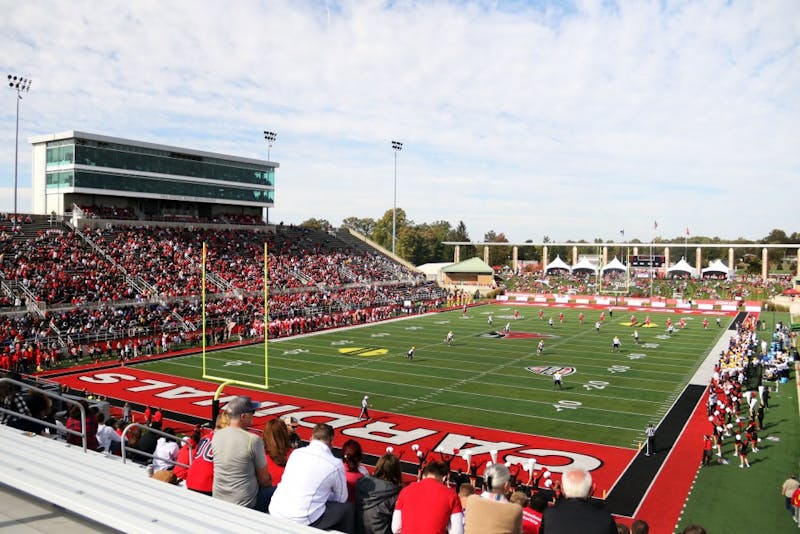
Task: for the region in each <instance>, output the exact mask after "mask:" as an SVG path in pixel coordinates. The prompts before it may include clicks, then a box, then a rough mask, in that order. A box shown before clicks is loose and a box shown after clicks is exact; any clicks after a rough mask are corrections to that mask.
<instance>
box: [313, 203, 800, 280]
mask: <svg viewBox="0 0 800 534" xmlns="http://www.w3.org/2000/svg"><path fill="white" fill-rule="evenodd" d="M300 226H305V227H307V228H313V229H317V230H323V229H326V228H330V227H332V226H333V225H332V224H331V223H330V222H329V221H327V220H325V219H308V220H306V221H303V222H302V223H301V224H300ZM341 226H342V227H344V228H351V229H353V230H355V231H356V232H359V233H361V234H363V235H365V236H366V237H368V238H369V239H371V240H372V241H374V242H376V243H377V244H379V245H381V246H382V247H384V248H385V249H387V250H391V249H392V210H391V209H389V210H387V211H386V213H384V214H383V217H381V218H380V219H377V220H376V219H373V218H371V217H363V218H362V217H347V218H346V219H344V220H343V221H342V224H341ZM396 232H397V238H396V242H395V250H396V251H397V255H398V256H400V257H402V258H403V259H405V260H407V261H409V262H411V263H413V264H414V265H421V264H423V263H433V262H450V261H453V252H454V250H453V249H454V247H453V246H448V245H444V242H445V241H460V242H466V241H471V239H470V237H469V232H468V231H467V226H466V225H465V224H464V221H459V222H458V224H457V225H455V226H453V225H452V224H450V222H448V221H434V222H430V223H420V224H417V223H415V222H414V221H412V220H410V219H408V217H407V215H406V212H405V210H404V209H402V208H397V218H396ZM686 239H687V238H686V237H684V236H678V237H674V238H669V237H657V238H655V242H656V243H657V244H658V245H659V248H661V246H664V245H670V249H671V250H672V251H673V252H672V253H671V256H672V259H673V260H677V259H678V258H679V257H680V256H682V255H684V250H683V249H682V245H683V244H684V243H685V241H686ZM688 239H689V240H690V241H691V242H692V243H695V244H697V243H700V244H715V243H732V244H741V245H749V244H752V245H754V246H753V248H752V249H750V248H740V249H736V252H735V254H736V263H737V267H738V268H741V269H744V270H746V271H751V272H754V273H760V272H761V248H760V247H759V246H758V245H762V244H795V243H796V244H798V246H800V232H792V233H791V234H787V233H786V232H785V231H784V230H780V229H777V228H776V229H774V230H772V231H771V232H770V233H769V234H767V235H766V236H764V237H763V238H762V239H759V240H756V241H753V240H751V239H745V238H743V237H737V238H736V239H723V238H720V237H717V236H714V237H708V236H691V237H689V238H688ZM480 241H481V242H486V243H508V242H509V241H508V239H507V238H506V236H505V234H504V233H503V232H496V231H494V230H490V231H488V232H486V233H485V234H484V236H483V239H481V240H480ZM551 241H552V240H551V239H550V238H549V237H548V236H543V237H542V239H541V240H540V241H539V242H542V243H549V242H551ZM565 242H566V243H574V244H576V245H583V246H582V247H581V251H580V253H581V254H587V253H588V252H587V251H588V250H591V247H590V245H595V246H596V247H597V252H596V254H600V253H601V250H602V247H603V246H608V254H609V258H612V257H614V256H616V257H618V258H620V260H623V261H624V257H625V255H626V253H630V252H631V251H630V250H626V247H625V246H624V245H620V244H618V243H615V242H614V241H613V240H604V239H601V238H595V239H594V240H592V241H586V240H584V239H581V240H578V241H572V240H567V241H565ZM525 243H533V239H528V240H526V241H525ZM626 243H634V244H637V243H641V244H643V245H649V243H642V241H640V240H638V239H631V240H629V241H626ZM484 248H487V247H483V246H480V245H467V246H463V245H462V246H461V251H460V258H461V260H466V259H469V258H472V257H479V258H481V259H482V258H483V249H484ZM488 249H489V264H490V265H511V261H512V247H511V246H491V247H488ZM648 252H649V251H647V250H642V249H641V248H640V249H639V254H647V253H648ZM686 252H688V255H689V257H688V258H686V259H687V261H689V263H692V259H693V254H694V252H693V250H689V251H686ZM787 252H792V251H790V250H787V251H786V252H783V251H782V253H781V254H775V253H774V252H773V253H771V254H770V270H781V269H784V268H785V269H789V268H790V264H793V262H795V261H796V259H797V256H796V254H795V253H791V254H788V253H787ZM556 255H559V256H561V258H562V259H564V260H565V261H567V262H568V263H569V262H570V261H571V260H572V247H571V246H549V247H548V257H549V259H550V260H552V259H553V258H555V257H556ZM518 259H520V260H523V261H537V262H538V261H541V259H542V247H541V246H530V247H520V248H519V251H518ZM703 259H704V261H709V260H714V259H721V260H723V261H724V262H727V259H728V250H727V249H725V248H708V249H703Z"/></svg>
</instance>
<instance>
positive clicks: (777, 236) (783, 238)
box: [761, 228, 791, 244]
mask: <svg viewBox="0 0 800 534" xmlns="http://www.w3.org/2000/svg"><path fill="white" fill-rule="evenodd" d="M761 242H762V243H770V244H782V243H791V240H790V239H789V236H787V235H786V232H784V231H783V230H778V229H777V228H775V229H774V230H772V231H771V232H770V233H769V234H767V237H765V238H764V239H762V240H761Z"/></svg>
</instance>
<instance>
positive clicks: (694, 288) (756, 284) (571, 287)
mask: <svg viewBox="0 0 800 534" xmlns="http://www.w3.org/2000/svg"><path fill="white" fill-rule="evenodd" d="M600 278H601V280H600V281H598V279H597V276H596V275H594V274H591V273H589V272H583V273H569V272H567V271H563V270H562V271H551V272H549V273H547V274H544V273H542V272H541V271H527V270H526V271H522V272H520V273H517V274H512V275H511V276H508V278H507V279H506V280H505V282H504V288H505V289H508V290H510V291H516V292H527V293H558V294H579V295H591V294H594V293H596V292H597V291H598V289H599V287H600V286H602V288H603V289H604V290H606V291H608V290H611V291H615V290H619V291H628V290H630V292H631V293H632V294H633V293H638V294H639V295H649V294H650V286H651V280H650V277H649V272H648V271H647V270H641V269H640V270H636V271H635V272H632V273H631V274H630V275H627V274H625V273H624V272H622V271H608V272H606V273H604V274H603V275H602V276H601V277H600ZM790 285H791V276H789V275H773V276H770V277H769V278H767V279H766V280H763V279H762V278H761V277H760V276H736V278H734V279H732V280H729V279H727V278H724V277H723V278H710V277H709V278H703V279H695V278H689V277H675V278H665V277H663V276H661V275H657V276H656V278H654V279H653V280H652V289H653V295H654V296H658V297H663V298H673V297H675V296H677V295H680V296H681V298H683V299H685V300H689V299H694V300H701V299H710V300H733V299H736V298H740V299H742V300H767V299H769V298H770V297H771V296H773V295H776V294H779V293H781V292H782V291H783V290H784V289H786V288H788V287H790ZM628 286H629V287H628Z"/></svg>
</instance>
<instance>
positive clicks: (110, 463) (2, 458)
mask: <svg viewBox="0 0 800 534" xmlns="http://www.w3.org/2000/svg"><path fill="white" fill-rule="evenodd" d="M0 450H2V451H3V454H2V455H0V473H3V480H2V482H3V483H4V484H5V485H7V486H8V487H11V488H13V489H14V490H16V491H20V492H23V493H25V494H28V495H31V496H33V497H36V498H40V499H44V500H46V501H48V502H51V503H53V504H55V505H56V506H58V507H61V508H63V509H64V510H65V511H68V512H70V513H72V514H75V515H78V516H82V517H85V518H87V519H89V520H91V521H93V522H96V523H99V524H101V525H103V526H105V527H107V528H108V529H115V530H118V531H120V532H130V533H135V532H141V533H143V534H144V533H147V534H150V533H155V532H170V533H172V532H193V533H200V532H209V533H212V532H213V533H225V532H231V533H241V532H266V533H285V534H293V533H296V534H313V533H318V532H319V530H317V529H314V528H310V527H305V526H301V525H297V524H295V523H289V522H285V521H281V520H279V519H276V518H273V517H271V516H269V515H267V514H263V513H260V512H257V511H255V510H251V509H248V508H243V507H241V506H236V505H234V504H230V503H227V502H224V501H221V500H218V499H213V498H209V497H208V496H206V495H202V494H200V493H195V492H192V491H189V490H187V489H186V488H183V487H179V486H173V485H170V484H165V483H164V482H159V481H157V480H153V479H150V478H148V476H147V474H146V473H147V472H146V470H145V469H144V467H143V466H140V465H138V464H134V463H131V462H128V463H122V461H121V460H119V459H118V458H116V457H111V456H105V455H103V454H100V453H94V452H86V453H84V452H83V449H82V448H81V447H75V446H71V445H67V444H66V443H64V442H63V441H58V440H55V439H49V438H47V437H42V436H30V435H28V434H26V433H23V432H20V431H19V430H16V429H14V428H10V427H7V426H4V425H0ZM25 522H26V521H24V520H22V521H20V522H19V524H18V525H17V526H18V527H19V528H24V526H25ZM6 526H7V527H12V528H13V526H12V525H6Z"/></svg>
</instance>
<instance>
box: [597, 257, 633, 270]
mask: <svg viewBox="0 0 800 534" xmlns="http://www.w3.org/2000/svg"><path fill="white" fill-rule="evenodd" d="M627 270H628V268H627V267H626V266H625V264H624V263H622V262H621V261H619V260H618V259H617V257H616V256H614V259H613V260H611V261H610V262H608V264H607V265H606V266H605V267H603V274H606V272H608V271H622V272H625V271H627Z"/></svg>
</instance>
